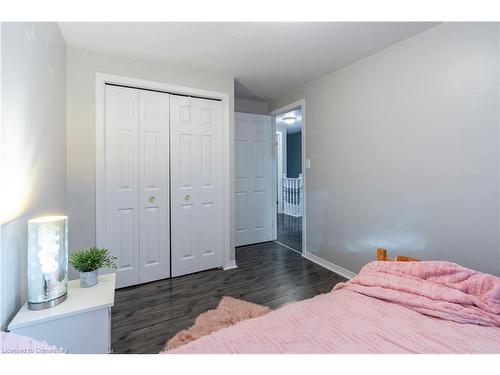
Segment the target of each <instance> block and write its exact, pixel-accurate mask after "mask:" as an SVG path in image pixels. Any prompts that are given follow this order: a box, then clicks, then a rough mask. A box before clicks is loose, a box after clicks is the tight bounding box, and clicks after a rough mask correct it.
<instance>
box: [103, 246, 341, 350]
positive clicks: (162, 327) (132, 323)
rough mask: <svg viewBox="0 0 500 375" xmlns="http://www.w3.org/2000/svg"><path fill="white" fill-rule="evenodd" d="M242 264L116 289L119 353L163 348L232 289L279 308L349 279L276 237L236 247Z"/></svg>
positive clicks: (115, 334)
mask: <svg viewBox="0 0 500 375" xmlns="http://www.w3.org/2000/svg"><path fill="white" fill-rule="evenodd" d="M236 261H237V264H238V268H237V269H234V270H228V271H222V270H209V271H204V272H199V273H196V274H192V275H187V276H181V277H177V278H175V279H165V280H161V281H155V282H152V283H149V284H145V285H140V286H134V287H129V288H123V289H119V290H117V291H116V297H115V306H114V307H113V309H112V329H111V340H112V347H113V351H114V353H158V352H159V351H160V350H161V349H162V348H163V346H164V345H165V343H166V342H167V341H168V340H169V339H170V338H171V337H172V336H173V335H175V334H176V333H177V332H178V331H180V330H182V329H184V328H187V327H189V326H191V325H192V324H193V322H194V319H195V318H196V317H197V316H198V315H199V314H200V313H202V312H204V311H206V310H208V309H212V308H215V307H216V306H217V304H218V303H219V300H220V298H221V297H222V296H224V295H228V296H233V297H236V298H241V299H243V300H246V301H251V302H255V303H259V304H262V305H266V306H270V307H271V308H273V309H275V308H277V307H280V306H282V305H284V304H287V303H289V302H294V301H299V300H303V299H306V298H310V297H313V296H315V295H317V294H319V293H325V292H329V291H330V290H331V289H332V287H333V286H334V285H335V284H336V283H338V282H340V281H345V279H344V278H343V277H341V276H339V275H337V274H335V273H333V272H330V271H328V270H326V269H324V268H322V267H320V266H318V265H316V264H315V263H312V262H310V261H308V260H306V259H304V258H302V257H301V256H300V254H297V253H296V252H294V251H292V250H289V249H287V248H285V247H283V246H281V245H279V244H277V243H276V242H265V243H261V244H256V245H250V246H244V247H239V248H237V249H236Z"/></svg>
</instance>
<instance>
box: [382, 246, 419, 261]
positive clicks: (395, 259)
mask: <svg viewBox="0 0 500 375" xmlns="http://www.w3.org/2000/svg"><path fill="white" fill-rule="evenodd" d="M377 260H379V261H390V262H416V261H419V260H420V259H417V258H410V257H407V256H404V255H399V256H397V257H396V258H390V257H388V256H387V250H386V249H384V248H383V247H379V248H378V249H377Z"/></svg>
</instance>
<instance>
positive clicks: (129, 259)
mask: <svg viewBox="0 0 500 375" xmlns="http://www.w3.org/2000/svg"><path fill="white" fill-rule="evenodd" d="M105 95H106V97H105V103H106V104H105V107H106V110H105V162H104V164H105V165H104V168H105V176H106V177H105V179H106V182H105V189H106V192H105V194H106V199H105V204H106V219H105V227H106V228H104V233H105V239H104V246H105V247H107V248H109V249H110V251H111V253H112V254H113V255H114V256H116V257H117V267H118V269H117V281H116V286H117V287H118V288H119V287H124V286H128V285H134V284H139V283H144V282H148V281H153V280H158V279H163V278H166V277H169V276H170V244H169V239H170V232H169V226H170V224H169V213H170V207H169V203H170V202H169V183H168V178H169V164H168V156H169V95H168V94H165V93H157V92H151V91H144V90H138V89H133V88H125V87H117V86H110V85H107V86H106V94H105Z"/></svg>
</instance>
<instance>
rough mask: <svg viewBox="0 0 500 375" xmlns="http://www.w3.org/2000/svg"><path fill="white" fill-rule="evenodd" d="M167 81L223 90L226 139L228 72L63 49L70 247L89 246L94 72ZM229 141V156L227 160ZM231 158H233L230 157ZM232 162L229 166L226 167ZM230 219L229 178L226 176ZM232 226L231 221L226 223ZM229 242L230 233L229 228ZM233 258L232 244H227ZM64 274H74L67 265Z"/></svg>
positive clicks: (92, 216) (91, 242) (92, 240)
mask: <svg viewBox="0 0 500 375" xmlns="http://www.w3.org/2000/svg"><path fill="white" fill-rule="evenodd" d="M96 72H101V73H110V74H116V75H122V76H127V77H133V78H140V79H146V80H150V81H158V82H165V83H172V84H177V85H182V86H188V87H195V88H202V89H208V90H214V91H222V92H227V93H229V97H230V108H229V110H230V113H231V119H230V139H233V137H234V135H233V134H234V133H233V131H234V79H233V78H232V77H230V76H226V75H219V74H212V73H207V72H204V71H198V70H192V69H186V68H182V67H176V66H171V65H168V64H160V63H148V62H144V61H136V60H130V59H125V58H120V57H116V56H111V55H106V54H101V53H98V52H93V51H88V50H82V49H79V48H74V47H68V49H67V147H68V153H67V174H68V185H67V205H68V215H69V220H70V223H71V230H70V231H69V233H68V235H69V247H70V251H71V250H75V249H80V248H85V247H89V246H92V245H95V241H96V235H95V147H94V143H95V139H94V137H95V131H94V130H95V110H94V96H95V87H94V86H95V82H94V81H95V73H96ZM232 155H233V146H232V145H231V160H233V157H232ZM232 163H233V162H232ZM233 169H234V166H233V164H232V165H231V171H233ZM231 181H232V182H231V185H232V186H231V197H233V198H232V199H233V202H232V207H233V209H232V212H233V215H232V217H231V223H234V178H233V176H231ZM232 227H234V225H233V226H232ZM231 236H232V238H231V243H232V244H234V233H233V231H232V230H231ZM231 249H232V250H231V259H234V246H232V247H231ZM70 276H71V277H72V278H77V277H78V275H77V273H76V272H74V270H71V272H70Z"/></svg>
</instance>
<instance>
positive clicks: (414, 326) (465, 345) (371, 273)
mask: <svg viewBox="0 0 500 375" xmlns="http://www.w3.org/2000/svg"><path fill="white" fill-rule="evenodd" d="M403 279H404V280H403ZM498 286H499V278H497V277H494V276H490V275H484V274H481V273H478V272H475V271H472V270H468V269H466V268H463V267H460V266H458V265H455V264H451V263H444V262H420V263H418V264H417V263H406V264H405V265H403V264H402V263H401V264H400V263H392V262H386V263H383V264H381V263H377V262H374V263H371V264H369V265H367V266H366V267H365V268H364V269H363V270H362V272H361V273H360V275H359V276H357V277H355V278H354V279H352V280H351V281H350V282H348V283H344V284H342V285H339V286H337V287H336V288H335V291H333V292H332V293H327V294H323V295H319V296H316V297H314V298H311V299H308V300H304V301H300V302H296V303H292V304H290V305H287V306H285V307H283V308H281V309H279V310H276V311H273V312H271V313H269V314H267V315H265V316H263V317H260V318H256V319H250V320H247V321H244V322H241V323H238V324H236V325H234V326H232V327H229V328H226V329H222V330H220V331H217V332H215V333H212V334H210V335H208V336H204V337H201V338H200V339H198V340H195V341H193V342H191V343H189V344H187V345H184V346H181V347H179V348H176V349H174V350H171V351H169V352H167V353H174V354H175V353H186V354H189V353H500V328H499V327H498V293H499V292H498ZM372 295H373V297H376V298H373V297H372ZM388 302H390V303H388ZM424 314H425V315H424ZM458 321H460V322H461V323H458ZM468 323H474V324H468ZM476 323H477V324H476Z"/></svg>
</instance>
